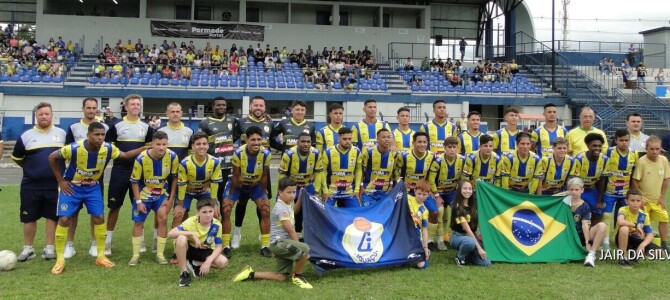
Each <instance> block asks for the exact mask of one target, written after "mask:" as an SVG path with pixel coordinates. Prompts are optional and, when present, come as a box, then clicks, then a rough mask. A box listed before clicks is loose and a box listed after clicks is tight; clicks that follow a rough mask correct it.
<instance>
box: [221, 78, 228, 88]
mask: <svg viewBox="0 0 670 300" xmlns="http://www.w3.org/2000/svg"><path fill="white" fill-rule="evenodd" d="M219 86H220V87H228V80H223V79H222V80H219Z"/></svg>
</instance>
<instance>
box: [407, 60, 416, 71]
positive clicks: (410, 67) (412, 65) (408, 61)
mask: <svg viewBox="0 0 670 300" xmlns="http://www.w3.org/2000/svg"><path fill="white" fill-rule="evenodd" d="M410 70H414V63H413V62H412V59H411V58H409V57H407V61H405V71H410Z"/></svg>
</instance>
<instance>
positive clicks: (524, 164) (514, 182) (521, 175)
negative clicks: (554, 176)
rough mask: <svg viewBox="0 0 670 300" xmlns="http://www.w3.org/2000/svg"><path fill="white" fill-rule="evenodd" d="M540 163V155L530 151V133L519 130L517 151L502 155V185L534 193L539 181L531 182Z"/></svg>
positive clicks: (508, 188) (509, 188) (517, 190)
mask: <svg viewBox="0 0 670 300" xmlns="http://www.w3.org/2000/svg"><path fill="white" fill-rule="evenodd" d="M539 163H540V156H539V155H537V154H535V153H531V152H530V135H529V134H527V133H525V132H519V133H518V134H517V135H516V151H514V152H511V153H507V154H505V155H503V157H502V163H501V165H500V187H501V188H503V189H506V190H512V191H516V192H520V193H531V194H534V193H535V191H536V189H537V181H535V183H534V184H531V183H532V182H533V181H534V179H536V177H535V170H536V169H537V167H538V164H539Z"/></svg>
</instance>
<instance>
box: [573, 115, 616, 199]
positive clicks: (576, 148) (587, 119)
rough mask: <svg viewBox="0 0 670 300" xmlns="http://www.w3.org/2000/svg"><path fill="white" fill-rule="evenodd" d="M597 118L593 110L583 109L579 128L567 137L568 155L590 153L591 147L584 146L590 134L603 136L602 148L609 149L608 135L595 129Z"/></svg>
mask: <svg viewBox="0 0 670 300" xmlns="http://www.w3.org/2000/svg"><path fill="white" fill-rule="evenodd" d="M595 118H596V113H595V111H593V108H591V107H589V106H584V107H582V109H581V110H580V112H579V126H577V127H574V128H572V129H570V131H568V134H567V135H566V136H565V138H566V139H568V141H569V142H570V144H568V154H570V155H572V156H575V157H576V156H577V154H579V153H582V152H586V151H588V148H589V147H588V145H586V144H584V138H585V137H586V135H588V134H589V133H597V134H599V135H600V136H602V137H603V141H604V142H603V144H602V148H603V149H607V148H608V145H607V135H605V132H604V131H602V130H600V129H598V128H595V127H593V122H594V121H595ZM587 185H588V184H587ZM591 208H593V207H591Z"/></svg>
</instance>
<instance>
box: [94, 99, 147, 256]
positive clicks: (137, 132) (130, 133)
mask: <svg viewBox="0 0 670 300" xmlns="http://www.w3.org/2000/svg"><path fill="white" fill-rule="evenodd" d="M123 105H124V107H125V109H126V111H127V112H128V113H127V114H126V116H125V117H123V119H120V120H119V119H117V120H116V121H115V123H114V124H110V125H109V132H108V133H107V141H108V142H111V143H113V144H114V145H115V146H116V147H118V148H119V150H121V151H125V152H128V151H131V150H134V149H137V148H142V147H143V146H145V145H147V144H148V143H150V142H151V136H152V135H153V132H154V130H153V129H152V128H151V126H149V124H147V123H145V122H143V121H142V120H141V119H140V111H141V108H142V96H140V95H137V94H131V95H128V96H126V97H125V98H124V99H123ZM134 163H135V162H134V161H133V160H125V159H118V160H115V161H114V165H113V167H112V172H111V175H110V177H109V188H108V189H107V207H108V208H109V215H108V218H107V241H106V245H105V255H111V254H112V240H113V237H114V228H116V221H117V220H118V219H119V211H120V210H121V206H122V205H123V202H124V201H125V198H126V194H128V192H129V191H130V174H131V173H132V171H133V165H134Z"/></svg>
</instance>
